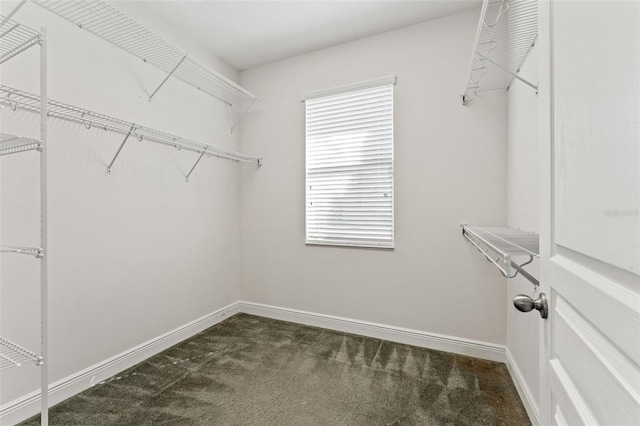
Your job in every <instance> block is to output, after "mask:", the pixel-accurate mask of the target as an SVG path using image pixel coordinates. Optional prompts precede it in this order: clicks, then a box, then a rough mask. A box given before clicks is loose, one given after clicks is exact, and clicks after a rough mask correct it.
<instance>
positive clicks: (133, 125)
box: [107, 124, 136, 174]
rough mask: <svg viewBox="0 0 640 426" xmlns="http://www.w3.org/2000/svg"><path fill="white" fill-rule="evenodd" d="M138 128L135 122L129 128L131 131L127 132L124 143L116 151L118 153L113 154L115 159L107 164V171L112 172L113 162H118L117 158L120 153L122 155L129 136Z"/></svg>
mask: <svg viewBox="0 0 640 426" xmlns="http://www.w3.org/2000/svg"><path fill="white" fill-rule="evenodd" d="M135 129H136V126H135V124H132V125H131V128H130V129H129V132H127V135H126V136H125V137H124V140H123V141H122V143H121V144H120V147H119V148H118V151H116V155H114V156H113V160H111V162H110V163H109V165H108V166H107V173H108V174H111V167H113V163H115V162H116V158H118V155H120V151H122V148H124V144H125V143H127V140H129V136H131V133H132V132H133V131H134V130H135Z"/></svg>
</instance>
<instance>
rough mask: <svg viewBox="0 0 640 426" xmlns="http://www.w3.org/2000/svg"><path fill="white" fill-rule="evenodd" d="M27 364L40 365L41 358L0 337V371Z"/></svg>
mask: <svg viewBox="0 0 640 426" xmlns="http://www.w3.org/2000/svg"><path fill="white" fill-rule="evenodd" d="M27 362H33V363H34V364H35V365H42V357H41V356H39V355H37V354H35V353H34V352H31V351H30V350H28V349H25V348H23V347H22V346H20V345H18V344H17V343H13V342H12V341H11V340H7V339H5V338H3V337H0V370H6V369H8V368H13V367H22V364H24V363H27Z"/></svg>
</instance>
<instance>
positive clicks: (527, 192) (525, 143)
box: [506, 47, 542, 418]
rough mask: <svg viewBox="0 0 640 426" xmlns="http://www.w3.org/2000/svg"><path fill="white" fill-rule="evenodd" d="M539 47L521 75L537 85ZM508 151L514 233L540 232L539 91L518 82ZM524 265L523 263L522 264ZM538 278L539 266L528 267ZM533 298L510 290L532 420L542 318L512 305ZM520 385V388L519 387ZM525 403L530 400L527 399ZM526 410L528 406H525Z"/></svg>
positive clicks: (510, 346) (520, 286)
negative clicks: (516, 300) (515, 299)
mask: <svg viewBox="0 0 640 426" xmlns="http://www.w3.org/2000/svg"><path fill="white" fill-rule="evenodd" d="M537 67H538V61H537V55H536V50H535V47H534V48H533V49H532V51H531V53H530V55H529V56H528V58H527V59H526V61H525V63H524V65H523V67H522V69H521V72H520V75H521V76H522V77H523V78H525V79H527V80H529V81H532V82H534V83H536V82H537V81H538V68H537ZM507 111H508V114H507V115H508V119H507V128H508V144H507V146H508V148H507V221H508V225H509V226H511V227H513V228H518V229H523V230H525V231H533V232H539V228H538V213H539V206H538V188H539V183H538V157H539V155H538V97H537V95H536V92H535V90H532V89H531V88H530V87H528V86H526V85H524V84H522V83H520V82H519V81H517V80H516V81H514V82H513V84H512V85H511V88H510V89H509V92H508V108H507ZM519 260H521V261H525V260H526V258H524V259H519ZM525 269H526V270H527V271H529V272H530V273H531V274H532V275H533V276H534V277H539V274H538V261H537V260H534V262H533V263H532V264H531V265H528V266H526V267H525ZM520 293H523V294H527V295H529V296H534V286H533V285H532V284H531V283H530V282H529V281H527V280H526V279H525V278H522V277H520V276H517V277H516V278H513V279H511V280H509V282H508V286H507V303H506V304H507V308H506V309H507V345H506V346H507V350H508V351H509V353H510V356H511V359H512V363H513V364H515V367H516V368H517V369H518V370H519V371H520V373H521V374H522V378H523V379H524V383H523V384H524V388H523V389H524V392H528V398H529V399H533V402H534V405H533V407H532V412H530V413H529V414H530V417H533V418H535V417H536V415H538V414H539V413H537V412H536V410H537V409H538V406H539V395H538V393H539V382H540V379H539V366H538V361H539V354H538V349H539V346H538V333H539V327H540V325H541V321H542V319H541V318H540V315H538V313H537V312H536V311H534V312H529V313H522V312H519V311H517V310H516V309H515V308H514V306H513V297H514V296H515V295H517V294H520ZM521 384H522V383H521ZM523 399H527V396H525V398H523ZM525 406H526V404H525ZM532 414H533V416H532Z"/></svg>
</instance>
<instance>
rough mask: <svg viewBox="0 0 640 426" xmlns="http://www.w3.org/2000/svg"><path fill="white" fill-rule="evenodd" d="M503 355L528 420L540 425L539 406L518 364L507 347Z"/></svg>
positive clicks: (536, 425) (535, 425)
mask: <svg viewBox="0 0 640 426" xmlns="http://www.w3.org/2000/svg"><path fill="white" fill-rule="evenodd" d="M505 355H506V358H507V362H506V364H507V369H508V370H509V373H510V374H511V378H512V379H513V383H514V384H515V386H516V389H517V391H518V395H520V399H521V400H522V404H523V405H524V408H525V410H527V414H528V415H529V420H531V423H532V424H533V425H534V426H538V425H540V407H539V406H538V403H537V402H536V399H535V398H534V397H533V393H532V392H531V389H530V388H529V385H527V382H526V380H525V379H524V376H523V374H522V371H521V370H520V368H519V367H518V364H517V363H516V362H515V360H514V359H513V356H512V355H511V352H510V351H509V348H507V349H506V350H505Z"/></svg>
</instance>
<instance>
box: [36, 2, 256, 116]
mask: <svg viewBox="0 0 640 426" xmlns="http://www.w3.org/2000/svg"><path fill="white" fill-rule="evenodd" d="M34 2H35V3H37V4H39V5H40V6H42V7H44V8H45V9H48V10H49V11H51V12H53V13H55V14H56V15H58V16H60V17H62V18H64V19H66V20H68V21H70V22H72V23H73V24H75V25H77V26H78V27H80V28H83V29H85V30H87V31H89V32H91V33H93V34H95V35H96V36H98V37H100V38H102V39H103V40H105V41H107V42H109V43H111V44H113V45H115V46H117V47H119V48H121V49H123V50H125V51H126V52H128V53H130V54H132V55H134V56H135V57H137V58H139V59H141V60H142V61H144V62H146V63H148V64H151V65H153V66H154V67H156V68H158V69H160V70H161V71H164V72H165V73H166V74H168V75H167V78H168V77H169V76H171V75H173V76H174V77H176V78H178V79H180V80H182V81H184V82H185V83H187V84H189V85H191V86H193V87H195V88H197V89H198V90H201V91H203V92H205V93H207V94H209V95H210V96H213V97H215V98H217V99H219V100H221V101H223V102H224V103H226V104H227V105H229V106H231V105H233V104H235V103H238V102H241V101H249V102H250V105H249V108H250V106H251V105H252V104H253V102H255V101H256V100H257V97H256V96H255V95H254V94H253V93H251V92H249V91H248V90H246V89H245V88H243V87H241V86H240V85H238V84H236V83H235V82H233V81H232V80H230V79H229V78H227V77H225V76H224V75H222V74H221V73H219V72H218V71H216V70H214V69H213V68H211V67H210V66H208V65H206V64H205V63H203V62H201V61H200V60H198V59H196V58H194V57H193V56H190V55H188V54H187V52H185V51H183V50H182V49H180V48H178V47H176V46H175V45H174V44H172V43H171V42H169V41H167V40H165V39H164V38H162V37H160V36H159V35H157V34H155V33H153V32H151V31H150V30H149V29H147V28H146V27H144V26H142V25H141V24H139V23H138V22H136V21H134V20H133V19H131V18H129V17H128V16H126V15H124V14H123V13H122V12H120V11H118V10H116V9H114V8H113V7H111V6H109V5H108V4H106V3H104V2H102V1H100V0H82V1H68V0H62V1H60V0H34ZM165 81H166V79H165V80H164V81H163V82H162V83H161V84H160V86H162V85H163V84H164V82H165ZM158 89H160V87H158ZM158 89H156V91H154V92H153V93H152V94H151V96H150V99H149V100H151V98H152V97H153V95H155V92H157V90H158ZM221 89H222V90H221Z"/></svg>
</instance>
